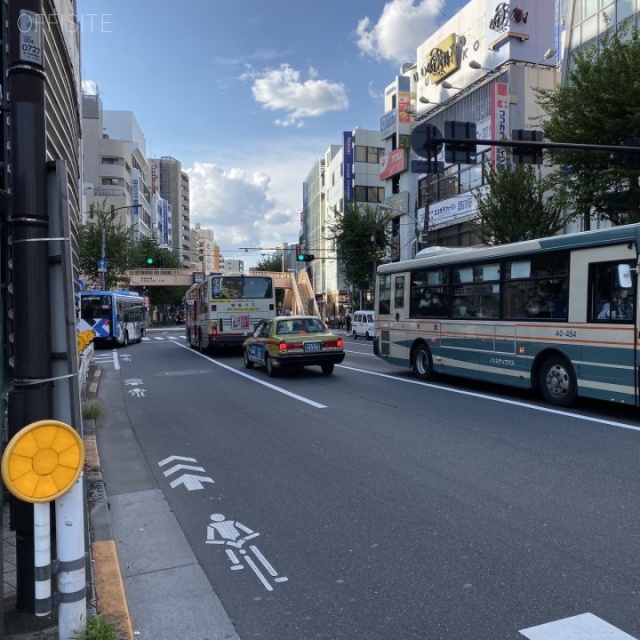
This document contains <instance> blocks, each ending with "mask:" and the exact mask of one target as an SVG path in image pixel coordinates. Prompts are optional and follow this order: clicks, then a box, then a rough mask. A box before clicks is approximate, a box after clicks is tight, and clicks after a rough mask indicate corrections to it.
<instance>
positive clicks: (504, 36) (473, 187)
mask: <svg viewBox="0 0 640 640" xmlns="http://www.w3.org/2000/svg"><path fill="white" fill-rule="evenodd" d="M556 9H557V7H556V6H555V2H554V0H539V1H538V2H536V3H535V5H532V6H531V7H530V8H529V10H528V11H527V12H525V11H523V10H522V9H521V8H518V7H515V6H513V7H512V5H509V4H507V3H504V4H503V5H499V6H498V8H496V4H495V2H492V1H491V0H471V1H470V2H469V3H467V4H466V5H465V6H464V7H463V8H462V9H461V10H460V11H459V12H458V13H457V14H455V15H454V16H453V17H452V18H451V19H450V20H448V21H447V22H446V23H445V24H443V25H442V26H441V27H440V28H438V29H437V30H436V31H435V32H434V33H433V34H431V35H429V36H428V37H427V38H426V40H425V41H424V42H423V43H422V44H421V45H420V46H419V47H418V49H417V55H416V61H415V63H414V62H411V63H408V64H406V65H403V67H402V69H401V72H400V75H399V76H397V77H396V78H395V80H394V81H393V82H392V83H391V84H390V85H389V86H388V87H387V89H386V91H385V99H384V100H385V102H384V115H383V116H382V118H381V120H380V129H381V135H382V137H383V139H384V141H385V152H386V153H385V158H384V161H383V165H382V166H381V174H380V175H381V177H382V178H383V179H384V180H385V189H386V193H387V196H386V198H385V200H384V203H383V207H384V208H388V209H390V210H393V211H395V212H396V213H397V215H396V216H395V217H394V219H393V221H392V235H393V237H394V241H395V244H394V246H393V248H392V255H391V256H390V257H391V259H392V260H402V259H406V258H409V257H411V256H412V255H413V254H415V250H416V248H418V247H419V246H420V245H421V244H422V243H421V241H422V240H425V239H426V240H427V241H428V244H429V245H444V246H447V245H448V246H451V245H453V246H469V245H473V244H475V243H477V242H478V238H477V237H476V236H475V234H474V230H473V224H472V223H473V220H474V219H475V218H476V217H477V215H478V205H477V199H476V193H478V192H480V193H482V192H483V190H485V189H486V188H487V187H486V181H485V177H484V168H485V167H489V166H492V167H495V166H500V165H502V164H504V163H505V162H506V149H505V148H504V147H497V146H491V145H484V146H481V145H478V147H477V162H476V163H471V162H469V161H468V160H465V159H463V158H461V159H459V160H457V161H456V162H446V161H445V158H444V157H443V156H442V154H441V153H440V155H439V156H438V158H437V161H439V162H443V167H442V171H441V172H439V173H427V172H426V169H425V168H422V169H421V173H420V172H418V173H414V172H413V171H411V170H410V169H412V166H413V162H414V161H418V162H420V161H422V163H423V166H424V164H425V162H426V160H425V159H424V158H420V157H418V156H417V155H416V154H415V153H414V152H413V151H412V150H411V149H410V145H409V140H410V137H411V134H412V132H413V131H414V130H415V129H416V127H420V128H423V127H424V126H426V125H429V126H432V127H436V128H437V129H438V131H439V132H440V133H441V134H442V135H443V136H445V137H451V136H447V132H446V130H445V122H447V121H457V122H471V123H473V124H475V127H476V136H477V138H479V139H485V140H499V139H501V138H503V137H506V138H509V139H510V138H511V132H512V130H513V129H531V128H532V127H531V122H532V120H533V119H535V118H536V117H538V116H540V115H542V111H541V108H540V107H539V106H538V105H537V103H536V101H535V95H534V90H533V89H534V88H542V89H552V88H553V87H555V86H556V85H557V83H558V81H559V71H558V67H559V64H558V48H559V38H558V33H557V25H556V24H555V23H554V21H552V20H549V19H548V16H550V15H556V14H557V11H556ZM462 137H464V136H462ZM419 171H420V169H419ZM427 233H428V235H427V237H426V238H425V235H426V234H427Z"/></svg>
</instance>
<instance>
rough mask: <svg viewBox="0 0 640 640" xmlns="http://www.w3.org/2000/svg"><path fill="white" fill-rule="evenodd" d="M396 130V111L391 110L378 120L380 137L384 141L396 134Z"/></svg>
mask: <svg viewBox="0 0 640 640" xmlns="http://www.w3.org/2000/svg"><path fill="white" fill-rule="evenodd" d="M397 128H398V110H397V109H391V111H387V113H385V114H384V115H383V116H382V118H380V137H381V138H382V139H383V140H384V139H385V138H388V137H389V136H390V135H392V134H394V133H395V132H396V129H397Z"/></svg>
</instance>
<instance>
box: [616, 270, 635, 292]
mask: <svg viewBox="0 0 640 640" xmlns="http://www.w3.org/2000/svg"><path fill="white" fill-rule="evenodd" d="M618 282H619V283H620V286H621V287H622V288H623V289H630V288H631V287H633V281H632V280H631V267H630V266H629V265H628V264H619V265H618Z"/></svg>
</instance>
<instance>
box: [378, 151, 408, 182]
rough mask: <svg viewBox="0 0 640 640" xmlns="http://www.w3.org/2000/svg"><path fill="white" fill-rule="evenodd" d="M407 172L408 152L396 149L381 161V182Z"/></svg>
mask: <svg viewBox="0 0 640 640" xmlns="http://www.w3.org/2000/svg"><path fill="white" fill-rule="evenodd" d="M406 170H407V150H406V149H394V150H393V151H391V152H390V153H388V154H387V155H385V156H383V157H382V158H381V159H380V180H386V179H387V178H391V177H392V176H395V175H397V174H398V173H402V172H403V171H406Z"/></svg>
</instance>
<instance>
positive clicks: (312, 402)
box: [173, 342, 327, 409]
mask: <svg viewBox="0 0 640 640" xmlns="http://www.w3.org/2000/svg"><path fill="white" fill-rule="evenodd" d="M173 344H175V345H177V346H178V347H180V348H181V349H186V350H187V351H190V352H191V353H194V354H195V355H197V356H200V357H201V358H204V359H205V360H208V361H209V362H211V363H213V364H215V365H217V366H218V367H222V368H223V369H226V370H227V371H230V372H231V373H235V374H236V375H239V376H242V377H243V378H246V379H247V380H251V382H255V383H257V384H261V385H262V386H263V387H267V388H268V389H272V390H273V391H277V392H278V393H282V394H283V395H285V396H289V397H290V398H293V399H294V400H299V401H300V402H304V403H305V404H308V405H310V406H312V407H315V408H316V409H326V408H327V405H326V404H320V403H319V402H315V400H311V399H310V398H305V397H304V396H300V395H298V394H297V393H292V392H291V391H287V390H286V389H282V388H280V387H277V386H276V385H274V384H270V383H269V382H265V381H264V380H259V379H258V378H254V377H253V376H250V375H249V374H247V373H244V372H243V371H238V370H237V369H234V368H233V367H230V366H229V365H226V364H222V362H218V361H217V360H214V359H213V358H212V357H210V356H207V355H205V354H204V353H200V352H199V351H194V350H193V349H192V348H191V347H189V346H187V345H183V344H179V343H178V342H174V343H173Z"/></svg>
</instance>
